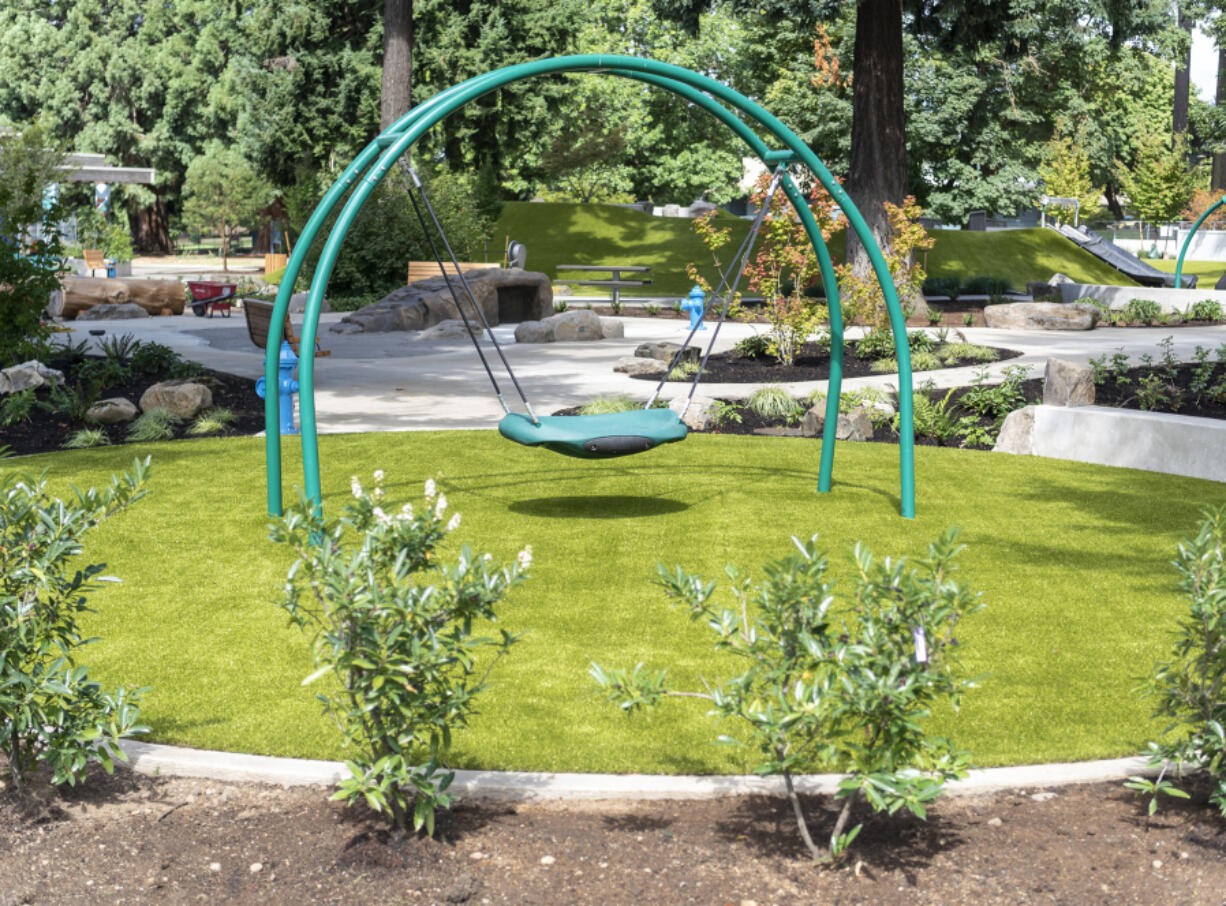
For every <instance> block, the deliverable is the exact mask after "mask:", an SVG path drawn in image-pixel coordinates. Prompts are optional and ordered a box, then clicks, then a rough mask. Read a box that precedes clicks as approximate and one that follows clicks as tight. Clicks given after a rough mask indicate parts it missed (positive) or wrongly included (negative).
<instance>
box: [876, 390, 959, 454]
mask: <svg viewBox="0 0 1226 906" xmlns="http://www.w3.org/2000/svg"><path fill="white" fill-rule="evenodd" d="M954 389H955V388H951V389H950V390H949V392H948V393H946V394H945V396H944V397H943V398H941V399H940V400H938V399H936V398H935V397H936V384H934V383H933V381H932V379H931V378H930V379H928V380H926V381H924V383H923V384H921V385H920V387H919V389H917V390H916V391H915V392H914V393H912V395H911V401H912V402H911V413H912V415H911V419H912V425H913V427H914V428H915V434H916V436H917V437H931V438H932V439H933V440H935V441H937V443H940V444H944V443H946V442H947V441H950V440H952V439H953V438H955V437H957V436H958V422H959V419H958V417H957V416H956V415H955V414H954V409H953V406H952V405H951V402H952V400H953V395H954ZM891 424H892V425H893V428H894V433H895V434H897V433H899V432H900V431H901V430H902V413H900V412H895V413H894V417H893V419H892V422H891Z"/></svg>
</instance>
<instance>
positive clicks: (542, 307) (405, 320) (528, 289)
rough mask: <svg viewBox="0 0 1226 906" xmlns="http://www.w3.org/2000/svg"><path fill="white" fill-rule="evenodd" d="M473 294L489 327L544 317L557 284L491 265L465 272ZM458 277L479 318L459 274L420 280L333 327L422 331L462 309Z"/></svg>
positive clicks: (358, 330) (339, 329)
mask: <svg viewBox="0 0 1226 906" xmlns="http://www.w3.org/2000/svg"><path fill="white" fill-rule="evenodd" d="M464 278H465V281H466V282H467V283H468V287H469V289H471V290H472V293H473V297H474V298H475V299H476V300H477V304H478V305H479V306H480V307H481V311H482V312H483V313H484V315H485V319H486V321H488V322H489V323H490V324H491V325H494V324H501V323H503V322H504V321H521V322H522V321H533V320H537V321H539V320H544V319H545V318H547V317H548V316H549V315H550V314H552V313H553V288H552V287H551V286H550V283H549V278H548V277H547V276H546V275H545V274H540V273H536V272H535V271H524V270H520V269H519V268H514V267H505V268H499V267H493V266H491V267H490V268H489V269H488V270H476V271H468V272H466V273H465V274H464ZM449 279H450V280H453V281H455V289H456V293H457V295H458V296H459V297H460V298H461V299H462V300H464V308H465V314H467V315H468V316H469V317H470V318H473V317H475V313H474V312H473V311H472V310H471V306H470V303H469V301H468V300H467V298H466V297H465V294H464V289H463V287H462V286H461V285H460V281H459V278H458V277H456V276H454V275H453V276H451V277H450V278H447V277H432V278H430V279H428V280H418V281H417V282H416V283H412V284H410V285H409V286H405V287H403V288H401V289H398V290H396V291H394V292H391V293H389V294H388V295H386V296H384V297H383V298H382V299H380V300H379V301H378V302H376V303H374V304H373V305H367V306H366V307H365V308H360V309H358V310H357V311H354V312H350V313H349V314H347V315H345V317H344V318H342V319H341V320H340V321H339V322H338V323H337V324H334V325H333V326H332V327H331V330H332V331H333V332H335V333H381V332H385V331H392V330H423V329H425V328H427V327H431V326H433V325H434V324H437V323H438V322H439V321H454V320H459V318H460V312H459V310H458V309H457V308H456V305H455V300H454V299H453V298H452V295H451V291H450V289H448V280H449Z"/></svg>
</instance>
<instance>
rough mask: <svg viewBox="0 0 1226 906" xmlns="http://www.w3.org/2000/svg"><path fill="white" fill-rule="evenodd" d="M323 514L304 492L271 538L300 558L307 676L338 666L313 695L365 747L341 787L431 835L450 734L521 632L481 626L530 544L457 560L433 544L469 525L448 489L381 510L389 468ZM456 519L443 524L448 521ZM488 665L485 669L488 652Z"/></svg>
mask: <svg viewBox="0 0 1226 906" xmlns="http://www.w3.org/2000/svg"><path fill="white" fill-rule="evenodd" d="M374 478H375V480H374V486H373V487H372V488H370V489H365V488H363V487H362V486H361V484H360V483H359V482H358V480H357V478H354V479H353V480H352V491H353V500H351V501H349V502H348V504H347V505H346V506H345V508H344V510H343V512H342V514H341V516H340V517H339V518H336V519H325V518H324V517H323V515H322V514H321V512H320V510H319V508H318V507H316V506H314V505H313V504H312V503H310V502H309V501H306V500H304V501H303V502H302V503H301V504H300V505H299V506H297V507H296V508H293V509H291V510H289V511H288V512H287V513H286V515H285V516H284V517H282V518H281V519H278V520H274V521H273V522H272V523H271V526H270V532H271V536H272V538H273V540H275V541H279V542H283V543H285V544H288V545H290V547H292V548H293V549H294V550H295V551H296V552H297V553H298V557H299V559H298V560H297V562H295V563H294V565H293V566H292V567H291V568H290V571H289V577H288V579H287V581H286V584H285V589H284V594H283V596H282V598H281V600H280V601H279V604H280V606H281V607H282V608H284V609H285V610H286V612H287V613H288V614H289V617H290V622H291V623H293V624H294V625H297V626H298V627H299V628H300V629H302V630H303V632H304V633H306V634H307V635H308V636H310V638H311V651H312V656H313V659H314V666H315V668H316V669H315V671H314V672H313V673H312V674H311V675H310V676H308V677H307V678H306V679H305V680H304V681H303V685H308V684H310V683H314V682H316V681H320V680H324V679H325V678H327V677H331V678H332V680H333V682H332V684H331V685H330V686H329V687H328V689H327V691H324V692H320V693H319V694H318V695H317V696H316V698H318V699H319V701H320V702H321V703H322V704H323V708H324V712H325V713H326V714H328V715H329V716H330V717H331V718H332V719H333V720H335V722H336V724H337V726H338V727H339V728H340V730H341V733H342V734H343V736H344V741H345V745H346V746H349V747H352V748H353V749H354V750H355V751H356V755H355V756H354V757H353V758H352V760H350V761H347V762H346V766H347V767H348V769H349V776H348V777H347V778H345V779H344V780H343V781H341V783H340V784H339V786H338V789H337V792H336V793H335V795H334V796H333V797H332V798H334V799H343V800H345V801H346V802H354V801H357V800H362V799H364V800H365V801H366V802H367V803H368V804H369V805H370V807H371V808H373V809H374V810H375V811H377V812H380V813H382V814H383V815H384V816H386V817H387V818H388V820H389V821H390V822H391V823H392V824H393V825H394V826H395V827H396V828H397V830H404V829H405V828H406V827H407V825H408V816H409V814H410V806H411V812H412V820H413V828H414V829H415V830H420V829H421V828H423V827H424V828H425V829H426V832H427V833H428V834H433V833H434V815H435V812H436V810H437V809H438V808H446V807H448V806H449V805H450V804H451V801H452V797H451V796H450V795H449V794H448V793H447V789H448V788H449V786H450V785H451V782H452V780H453V779H454V776H455V774H454V772H452V771H449V770H447V769H446V767H445V764H446V757H447V752H448V750H449V749H450V747H451V735H452V733H453V732H454V731H455V730H456V729H458V728H460V727H463V726H464V725H465V724H466V723H467V721H468V718H469V717H470V716H471V715H472V714H474V713H475V699H476V697H477V695H478V694H479V693H480V692H481V690H482V689H484V688H485V687H486V678H487V677H488V675H489V670H490V668H491V667H492V666H493V664H494V663H496V662H497V660H498V658H499V657H501V656H502V655H503V654H505V653H506V652H507V650H508V649H509V648H510V647H511V645H512V644H513V643H514V642H515V641H517V640H518V638H519V636H516V635H511V634H510V633H508V632H507V631H506V630H500V634H499V636H498V637H497V638H493V637H489V636H481V635H477V634H475V630H476V629H477V628H478V624H482V623H493V622H495V620H496V615H495V612H494V606H495V605H496V604H497V603H498V602H499V601H501V600H502V598H503V597H504V596H505V595H506V593H507V592H508V591H509V590H510V589H512V588H514V587H515V586H516V585H518V584H519V583H520V582H522V581H523V579H524V577H525V574H526V573H527V570H528V567H529V565H530V564H531V560H532V553H531V549H530V548H525V549H524V550H523V551H521V552H520V554H519V556H518V558H517V562H516V563H514V564H512V565H510V566H508V567H502V566H499V565H498V564H497V563H496V562H494V560H493V559H492V557H491V556H490V555H489V554H480V555H478V554H474V553H473V551H472V550H471V549H470V548H469V546H468V545H464V547H463V548H462V549H461V551H460V553H459V556H458V557H457V558H456V559H455V560H454V561H453V562H444V561H443V560H442V559H441V558H440V557H439V556H438V554H437V549H438V546H439V545H440V544H441V543H442V541H443V540H444V538H446V536H447V534H448V533H449V532H451V531H453V530H454V529H456V528H457V527H458V526H459V524H460V515H459V513H454V514H453V515H452V516H451V517H450V519H449V520H447V519H446V510H447V499H446V497H445V496H444V495H443V494H441V493H438V492H437V490H436V488H435V484H434V482H433V481H427V482H426V488H425V503H424V505H423V506H422V507H421V509H419V510H414V508H413V506H412V504H407V503H406V504H405V505H404V506H403V507H401V508H400V509H399V510H393V511H392V512H385V511H384V509H383V507H384V506H385V505H386V506H390V504H385V502H384V491H383V486H382V482H383V473H382V471H376V472H375V473H374ZM445 521H446V524H445V525H444V522H445ZM487 649H488V650H489V651H490V652H492V655H493V656H489V653H488V652H487V653H486V654H485V655H484V656H482V658H481V659H482V663H483V670H482V672H481V673H480V674H479V675H478V669H477V662H478V656H479V655H482V654H483V652H485V651H486V650H487Z"/></svg>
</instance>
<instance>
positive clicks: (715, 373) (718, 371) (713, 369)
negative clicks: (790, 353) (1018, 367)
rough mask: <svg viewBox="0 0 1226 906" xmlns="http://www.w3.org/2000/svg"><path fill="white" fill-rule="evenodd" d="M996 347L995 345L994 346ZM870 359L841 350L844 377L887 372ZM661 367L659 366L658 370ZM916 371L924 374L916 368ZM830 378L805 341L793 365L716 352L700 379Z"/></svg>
mask: <svg viewBox="0 0 1226 906" xmlns="http://www.w3.org/2000/svg"><path fill="white" fill-rule="evenodd" d="M993 348H995V347H993ZM995 352H996V356H997V358H996V360H997V361H1005V360H1007V359H1012V358H1016V357H1017V356H1019V355H1021V353H1020V352H1016V351H1014V350H1012V349H999V348H995ZM873 362H874V360H873V359H862V358H860V357H859V356H858V355H856V349H855V344H854V343H851V344H848V346H847V348H846V349H844V350H843V377H845V378H853V377H867V376H869V375H875V374H878V375H879V374H889V373H890V372H877V371H873V367H872V366H873ZM977 364H982V363H981V362H979V361H977V360H975V359H959V360H957V361H956V362H953V363H952V364H949V365H942V366H941V367H942V368H958V367H960V366H963V365H977ZM662 372H663V366H662V367H661V373H662ZM915 374H923V372H920V371H917V372H915ZM631 377H634V378H637V379H638V380H641V381H659V380H660V374H659V373H657V374H655V375H651V374H635V375H631ZM829 378H830V351H829V349H827V348H826V347H822V346H818V345H817V344H816V343H806V344H805V345H804V347H803V348H802V349H801V351H800V354H799V355H797V356H796V362H795V364H792V365H780V364H779V362H777V361H776V360H775V358H774V357H773V356H769V355H762V356H743V355H740V354H738V353H737V352H735V351H731V352H721V353H716V354H714V355H712V356H711V358H709V359H707V364H706V367H705V368H704V369H703V372H702V380H703V381H704V382H706V383H709V384H758V383H762V384H786V383H789V382H793V381H824V380H828V379H829Z"/></svg>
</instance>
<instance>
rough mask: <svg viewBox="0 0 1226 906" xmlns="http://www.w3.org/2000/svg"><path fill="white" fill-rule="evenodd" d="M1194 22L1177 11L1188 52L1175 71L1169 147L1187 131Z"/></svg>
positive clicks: (1183, 12)
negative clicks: (1180, 134)
mask: <svg viewBox="0 0 1226 906" xmlns="http://www.w3.org/2000/svg"><path fill="white" fill-rule="evenodd" d="M1194 24H1195V23H1194V21H1193V19H1192V17H1191V16H1189V15H1188V14H1187V13H1186V12H1185V11H1184V10H1183V9H1180V10H1179V27H1180V28H1182V29H1183V30H1184V31H1185V32H1187V33H1188V52H1187V54H1186V55H1185V56H1184V58H1183V60H1182V61H1181V65H1180V67H1179V68H1178V69H1176V70H1175V105H1174V107H1173V108H1172V111H1171V133H1172V134H1171V147H1172V148H1173V147H1174V146H1175V144H1174V142H1175V136H1176V135H1178V134H1179V133H1181V132H1187V131H1188V95H1189V93H1190V91H1191V78H1190V73H1191V69H1192V26H1193V25H1194Z"/></svg>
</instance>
